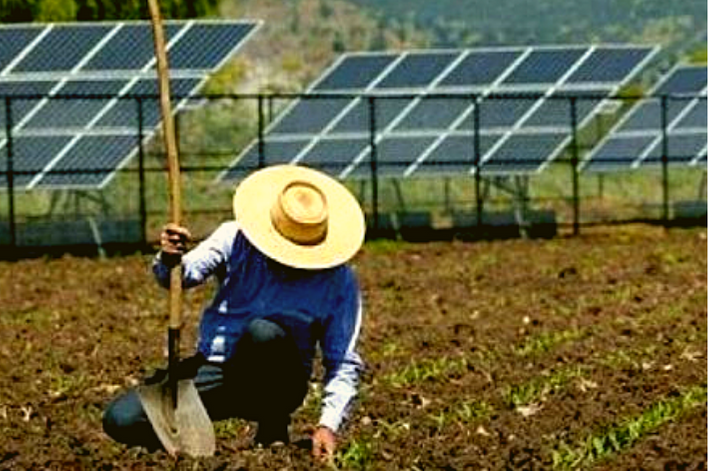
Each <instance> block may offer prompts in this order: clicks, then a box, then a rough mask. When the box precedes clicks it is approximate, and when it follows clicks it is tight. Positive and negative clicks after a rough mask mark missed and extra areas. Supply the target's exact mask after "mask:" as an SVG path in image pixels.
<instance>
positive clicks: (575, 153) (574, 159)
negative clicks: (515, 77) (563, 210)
mask: <svg viewBox="0 0 709 471" xmlns="http://www.w3.org/2000/svg"><path fill="white" fill-rule="evenodd" d="M570 104H571V178H572V184H573V202H574V216H573V218H574V219H573V221H574V222H573V224H574V235H579V233H580V230H579V168H578V165H579V143H578V129H577V128H578V124H577V123H578V116H577V109H576V97H575V96H572V97H570Z"/></svg>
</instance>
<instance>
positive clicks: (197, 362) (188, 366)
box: [143, 353, 206, 384]
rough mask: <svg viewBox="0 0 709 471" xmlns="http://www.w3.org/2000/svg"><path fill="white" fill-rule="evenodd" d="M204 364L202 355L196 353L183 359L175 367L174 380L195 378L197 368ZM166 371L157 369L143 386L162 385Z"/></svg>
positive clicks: (165, 377)
mask: <svg viewBox="0 0 709 471" xmlns="http://www.w3.org/2000/svg"><path fill="white" fill-rule="evenodd" d="M205 363H206V361H205V359H204V355H202V354H201V353H197V354H195V355H193V356H191V357H187V358H183V359H182V360H180V362H179V363H178V364H177V366H176V367H175V379H176V380H180V379H192V378H194V377H195V376H197V370H199V367H200V366H202V365H204V364H205ZM167 373H168V371H167V369H166V368H158V369H156V370H155V372H154V373H153V374H152V375H151V376H150V377H148V378H146V379H145V380H144V381H143V383H144V384H157V383H162V382H163V381H165V380H166V379H167Z"/></svg>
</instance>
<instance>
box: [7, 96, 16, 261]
mask: <svg viewBox="0 0 709 471" xmlns="http://www.w3.org/2000/svg"><path fill="white" fill-rule="evenodd" d="M13 126H14V124H13V122H12V98H11V97H9V96H6V97H5V138H6V139H7V141H6V143H5V148H6V149H7V206H8V213H9V214H8V218H9V219H10V248H11V249H13V251H14V249H15V248H16V247H17V227H16V225H15V168H14V154H13V139H12V128H13Z"/></svg>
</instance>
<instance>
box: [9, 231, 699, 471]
mask: <svg viewBox="0 0 709 471" xmlns="http://www.w3.org/2000/svg"><path fill="white" fill-rule="evenodd" d="M149 262H150V256H148V255H135V256H129V257H124V258H111V259H108V260H98V259H85V258H71V257H65V258H62V259H35V260H26V261H21V262H17V263H1V264H0V286H1V287H2V288H0V309H1V310H0V375H1V376H0V436H1V437H2V439H0V469H18V470H19V469H22V470H24V469H87V470H89V469H90V470H96V469H102V470H109V469H137V470H141V469H184V470H188V469H189V470H195V469H209V470H226V469H234V470H237V469H249V470H251V469H310V468H312V467H314V465H313V463H312V462H311V460H310V458H309V454H308V450H307V440H305V438H306V437H307V434H308V430H309V426H310V424H312V423H313V421H314V420H316V417H317V411H318V404H317V401H318V391H319V389H318V388H317V387H316V383H314V386H313V389H312V394H311V395H310V396H309V398H308V400H307V402H306V404H305V405H304V407H303V408H302V409H301V410H300V411H299V412H298V413H297V414H296V416H295V417H294V422H293V430H292V435H293V438H294V442H295V443H294V444H292V445H289V446H286V447H281V448H274V449H266V450H263V449H253V448H251V446H250V440H251V437H252V435H253V433H254V430H253V427H252V425H251V424H250V423H248V422H244V421H240V420H232V421H226V422H223V423H219V424H217V435H218V445H217V449H218V452H217V455H216V456H215V457H213V458H209V459H205V460H192V459H188V458H181V459H177V460H174V459H172V458H170V457H169V456H167V455H166V454H165V453H164V452H157V453H148V452H146V451H145V450H142V449H139V448H134V449H128V448H126V447H124V446H122V445H118V444H115V443H112V442H111V441H110V440H109V439H108V438H107V437H106V436H105V435H104V434H103V432H102V430H101V414H102V408H103V407H104V405H105V404H106V402H107V401H108V400H109V399H110V398H111V397H113V396H114V395H115V394H116V393H117V391H119V390H120V389H121V388H124V387H127V386H129V385H132V384H135V383H136V382H137V381H139V379H140V378H141V377H143V376H144V375H145V374H146V373H149V372H150V371H151V370H152V368H154V367H157V366H163V365H164V360H163V351H164V346H165V334H164V331H165V326H166V319H165V316H166V313H167V306H166V302H167V299H166V294H165V292H164V291H163V290H161V289H159V288H158V287H157V285H156V284H154V283H153V282H152V280H151V277H150V275H149V273H148V266H149ZM356 265H357V269H358V272H359V274H360V278H361V284H362V287H363V289H364V294H365V300H366V306H367V312H366V321H365V324H364V326H363V334H362V341H361V346H360V350H361V352H362V354H363V356H364V358H365V360H366V362H367V365H368V370H367V373H366V375H365V377H364V381H363V385H362V395H361V400H360V404H359V406H358V408H357V409H356V411H355V413H354V414H353V417H352V419H351V421H350V423H349V425H348V427H347V428H346V429H345V430H344V432H343V434H342V437H341V444H340V451H339V453H338V457H337V466H338V467H340V468H343V469H387V470H395V469H414V470H416V469H418V470H426V469H456V470H457V469H479V470H482V469H488V470H501V469H515V470H517V469H577V468H584V469H603V470H627V469H650V470H699V469H702V470H703V469H706V451H707V421H706V420H707V418H706V414H707V405H706V404H707V401H706V394H707V389H706V384H707V356H706V351H707V349H706V342H707V240H706V230H704V229H701V230H699V229H697V230H673V231H671V232H669V233H667V234H665V233H664V232H663V231H662V230H661V229H658V228H654V227H648V226H638V227H626V228H622V229H612V230H610V229H606V230H586V231H584V235H582V236H581V237H578V238H566V237H560V238H557V239H554V240H545V241H524V240H511V241H497V242H477V243H462V242H454V243H430V244H394V243H375V244H370V245H368V246H367V247H366V248H365V249H364V250H363V252H362V253H361V254H360V255H359V256H358V258H357V259H356ZM209 295H210V288H205V289H200V290H197V291H193V292H192V293H191V294H189V296H188V299H187V301H188V306H189V318H190V319H189V328H188V329H187V330H186V331H185V333H184V337H183V338H184V344H183V345H185V346H186V347H187V346H191V345H192V344H193V341H194V335H195V330H194V321H196V319H197V316H198V314H199V310H200V307H201V306H202V305H203V303H204V302H205V298H206V297H208V296H209ZM186 349H187V348H186Z"/></svg>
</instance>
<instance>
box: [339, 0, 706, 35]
mask: <svg viewBox="0 0 709 471" xmlns="http://www.w3.org/2000/svg"><path fill="white" fill-rule="evenodd" d="M351 1H352V2H353V3H357V4H359V5H363V6H366V7H368V8H370V9H371V10H372V11H373V12H375V13H376V14H378V15H380V16H381V17H382V18H387V19H390V20H389V21H391V22H401V21H410V22H413V23H414V24H415V25H417V26H418V27H423V28H425V29H428V30H430V31H432V33H433V36H434V43H435V45H440V46H461V45H466V46H470V45H498V44H527V43H559V42H564V43H570V42H573V43H579V42H588V41H596V42H629V41H633V42H658V43H661V44H663V45H666V46H673V45H675V44H677V43H680V42H682V43H689V42H691V43H696V42H705V41H706V18H707V2H706V1H704V0H682V1H679V2H667V1H665V0H595V1H570V0H537V1H534V2H530V1H528V0H437V1H435V2H432V1H430V0H351Z"/></svg>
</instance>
